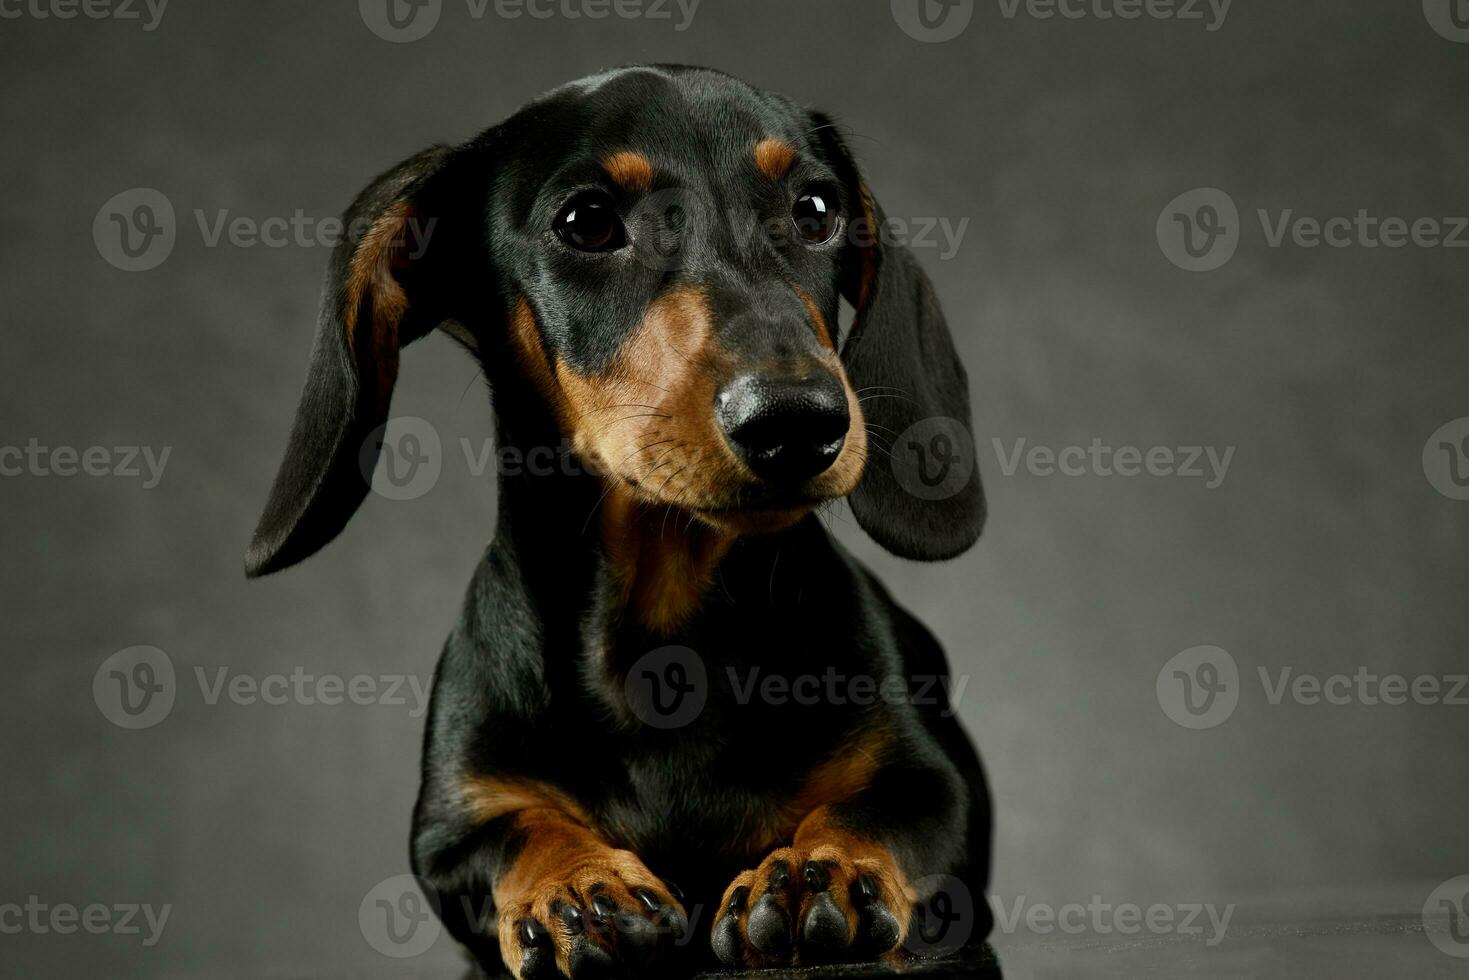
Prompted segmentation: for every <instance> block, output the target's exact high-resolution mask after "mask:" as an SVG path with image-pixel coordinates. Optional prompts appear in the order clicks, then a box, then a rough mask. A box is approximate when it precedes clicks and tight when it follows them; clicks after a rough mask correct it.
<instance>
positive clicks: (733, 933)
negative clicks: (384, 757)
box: [246, 65, 990, 980]
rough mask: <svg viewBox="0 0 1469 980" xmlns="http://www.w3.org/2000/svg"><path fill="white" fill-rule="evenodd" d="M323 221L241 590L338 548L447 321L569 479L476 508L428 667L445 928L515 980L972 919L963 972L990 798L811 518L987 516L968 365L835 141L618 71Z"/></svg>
mask: <svg viewBox="0 0 1469 980" xmlns="http://www.w3.org/2000/svg"><path fill="white" fill-rule="evenodd" d="M346 222H347V224H348V226H349V227H352V228H355V229H357V233H356V234H354V235H352V236H351V237H350V239H349V240H348V241H345V242H344V243H343V244H341V245H340V246H338V248H337V250H336V252H335V253H334V255H333V257H332V261H331V268H330V271H329V275H328V279H327V290H326V296H325V301H324V307H323V310H322V313H321V318H320V323H319V327H318V333H317V336H316V342H315V347H314V350H313V352H312V355H311V363H310V370H309V377H308V379H307V383H306V387H305V391H304V393H303V394H302V397H301V402H300V407H299V410H298V414H297V416H296V420H295V424H294V427H293V429H292V431H291V436H290V444H289V446H288V448H287V450H286V455H285V461H284V463H283V464H282V466H281V469H280V473H279V475H278V476H277V478H276V480H275V483H274V486H273V488H272V490H271V493H270V498H269V502H268V503H267V505H266V509H265V514H264V516H263V518H262V519H261V521H260V525H259V528H258V530H257V531H256V533H255V537H254V540H253V542H252V543H251V545H250V548H249V552H248V556H247V561H246V566H247V572H248V574H250V575H251V576H256V575H263V574H267V573H270V572H274V571H277V570H279V569H282V568H285V567H287V566H289V565H292V564H295V563H296V562H299V561H301V560H303V559H305V558H307V557H308V556H310V555H311V554H313V553H314V552H316V551H317V550H318V549H320V548H321V547H322V546H324V545H325V544H327V542H329V541H330V540H331V539H332V538H333V537H335V536H336V535H337V533H338V532H340V531H341V530H342V528H343V526H344V525H345V524H346V523H347V520H348V519H349V517H350V516H351V515H352V513H353V511H354V510H355V509H356V508H357V506H358V505H359V504H360V503H361V501H362V499H363V497H364V495H365V494H366V492H367V489H368V486H369V476H370V473H371V470H372V467H373V464H374V462H375V461H376V459H377V456H378V453H379V451H380V445H381V440H382V431H383V426H384V423H385V422H386V421H387V419H388V410H389V403H390V400H391V397H392V392H393V385H394V381H395V379H396V377H397V373H398V356H399V350H400V349H401V348H402V347H403V346H404V345H405V344H407V343H409V342H411V341H413V340H416V339H418V338H420V337H423V336H425V335H426V334H427V333H429V332H430V331H431V330H433V329H435V328H438V329H441V330H444V331H445V332H446V333H448V334H449V335H450V336H452V337H453V338H455V339H456V340H457V341H459V342H460V343H461V344H462V345H463V346H464V347H465V348H466V349H467V350H468V351H469V353H470V354H471V355H472V356H473V357H475V358H476V359H477V361H478V362H479V364H480V366H481V367H482V368H483V371H484V374H485V376H486V377H487V379H488V380H489V382H490V387H491V390H492V392H493V397H492V402H493V407H494V412H495V419H496V424H497V433H498V439H499V443H500V447H501V451H502V458H509V457H511V456H513V457H514V458H522V459H526V458H530V456H531V455H532V454H533V453H535V452H536V451H538V450H540V451H546V449H547V447H558V446H565V447H567V461H569V462H570V463H574V464H575V465H560V466H556V467H521V468H515V467H505V468H504V469H505V472H502V473H501V474H500V475H499V496H498V500H499V512H498V527H497V528H496V531H495V536H494V539H493V541H492V542H491V544H490V545H489V548H488V550H487V551H486V553H485V555H484V558H483V560H482V561H481V563H480V565H479V566H478V569H477V571H476V572H475V575H474V577H473V580H472V581H471V582H470V584H469V589H468V595H467V598H466V601H465V605H464V612H463V615H462V618H461V619H460V621H459V623H458V624H457V625H456V626H455V627H454V630H453V632H452V633H451V635H450V636H449V639H448V642H447V645H446V647H445V649H444V652H443V655H442V659H441V660H440V662H439V666H438V671H437V674H436V677H435V681H434V688H433V702H432V711H431V714H430V717H429V721H428V726H427V728H428V730H427V734H426V738H425V746H424V757H423V772H422V778H423V783H422V791H421V795H420V797H419V801H418V806H417V809H416V812H415V814H414V821H413V835H412V857H413V866H414V869H415V872H416V873H417V874H418V875H419V877H420V879H421V881H422V882H423V884H424V887H425V889H426V890H427V891H429V892H430V894H432V896H433V897H434V899H435V900H436V903H437V908H438V911H439V914H440V916H441V918H442V919H443V921H444V922H445V924H446V925H447V928H448V929H449V931H450V932H451V933H452V934H453V935H454V936H455V937H456V938H457V939H458V940H459V941H460V942H462V943H464V944H465V945H466V946H467V947H468V948H469V950H470V951H471V953H472V954H473V956H474V957H475V958H476V959H477V961H478V962H479V963H480V964H481V966H483V967H484V968H485V969H486V970H487V971H491V972H498V971H500V970H501V969H502V968H503V969H505V970H508V971H509V972H511V973H512V974H514V975H515V976H517V977H520V978H522V980H531V978H542V977H555V976H558V975H561V976H568V977H571V978H574V980H581V978H584V977H589V976H598V975H606V974H618V975H623V974H646V973H649V972H653V971H658V970H666V969H670V968H675V969H679V970H692V969H698V968H702V967H705V966H717V965H718V964H720V963H722V964H724V965H726V966H731V967H742V968H761V967H772V966H782V965H805V964H811V963H824V962H833V961H854V960H855V961H861V960H872V961H875V960H889V961H896V960H900V959H902V958H904V957H906V956H909V955H911V954H912V953H914V952H923V951H924V950H925V949H926V948H927V946H926V944H927V943H929V942H930V940H931V938H932V937H931V936H929V934H928V932H926V931H924V930H925V928H926V927H925V922H926V921H927V922H930V923H931V922H932V919H931V918H929V917H928V916H929V913H930V912H932V911H933V910H939V911H941V912H942V911H943V910H946V909H947V910H958V911H963V909H961V905H963V904H964V903H967V911H968V915H969V922H968V925H967V926H966V927H965V932H966V934H967V938H968V939H969V940H970V941H971V942H978V941H980V940H982V939H983V938H984V936H985V935H986V933H987V932H988V929H989V926H990V918H989V913H988V909H987V907H986V905H985V902H984V897H983V896H984V890H985V887H986V884H987V878H988V869H989V850H990V805H989V795H988V791H987V789H986V786H985V780H984V775H983V772H982V770H981V767H980V763H979V760H978V758H977V756H976V755H975V752H974V750H973V748H972V747H971V745H970V743H969V741H968V739H967V737H966V736H965V734H964V733H963V731H962V730H961V728H960V727H959V724H958V722H957V720H956V719H955V718H954V715H953V712H952V710H951V709H950V708H949V705H948V704H947V700H946V698H945V697H944V696H942V695H941V694H940V695H939V696H934V693H933V692H939V691H942V690H944V689H946V686H947V679H948V667H947V663H946V660H945V656H944V653H943V651H942V650H941V649H940V648H939V646H938V644H937V643H936V641H935V640H934V638H933V637H932V636H931V635H930V634H929V632H928V631H927V630H926V629H925V628H924V627H923V626H922V625H920V624H919V623H918V622H917V621H916V620H914V618H913V617H912V616H910V615H909V614H908V613H907V612H905V611H904V610H903V609H902V608H900V607H899V606H898V605H897V604H896V603H894V602H893V600H892V599H891V598H890V597H889V595H888V593H887V591H886V590H885V589H884V588H883V587H882V585H880V584H879V583H878V582H877V581H876V580H875V579H874V578H873V577H872V575H871V574H870V573H869V572H868V571H867V570H866V569H865V568H863V567H862V566H861V565H860V564H858V563H857V562H856V561H855V560H854V559H853V558H852V557H851V556H850V555H849V554H848V553H847V552H846V551H845V550H843V549H842V547H841V546H840V545H838V544H837V543H836V542H835V541H834V540H833V539H832V538H831V537H830V535H829V534H828V533H827V531H826V528H825V526H824V525H823V524H822V523H821V521H820V520H819V519H818V515H817V513H816V510H817V508H819V507H820V506H821V505H823V504H824V503H827V502H830V501H834V500H837V499H838V498H846V499H847V500H848V501H849V502H850V506H851V510H852V512H853V514H854V515H855V517H856V519H857V522H858V523H859V524H860V525H861V527H862V528H863V529H864V530H865V531H866V532H867V533H868V534H869V535H871V536H872V537H873V538H874V539H875V540H876V541H877V542H878V543H879V544H880V545H882V546H883V547H884V548H886V549H887V550H889V551H891V552H892V553H894V554H896V555H900V556H903V557H905V558H909V559H915V560H922V561H937V560H942V559H947V558H951V557H954V556H956V555H958V554H960V553H961V552H963V551H965V550H966V549H967V548H969V547H970V546H971V545H972V544H973V543H974V541H975V540H976V539H977V538H978V536H979V533H980V529H981V526H982V524H983V522H984V511H985V508H984V497H983V493H982V491H981V488H980V484H979V479H978V474H977V473H974V472H973V465H972V463H973V459H974V453H973V445H972V441H970V437H969V434H968V429H967V428H966V427H967V426H968V425H969V396H968V388H967V381H966V376H965V372H964V368H963V367H962V365H961V364H960V363H959V360H958V358H957V356H956V353H955V349H954V344H953V341H952V339H951V338H950V336H949V332H948V328H947V327H946V325H945V322H944V318H943V316H942V314H941V313H940V310H939V306H938V303H937V301H936V299H935V297H934V294H933V291H932V288H931V286H930V284H929V282H928V280H927V279H926V278H925V276H924V274H923V273H922V272H921V271H920V269H919V267H918V264H917V262H916V261H915V260H914V258H913V256H912V255H911V254H910V253H909V252H908V251H907V250H906V249H904V248H902V247H899V246H896V245H894V244H892V243H891V242H889V241H886V240H885V239H886V238H888V237H889V236H886V235H884V234H883V233H882V228H883V222H884V219H883V215H882V211H881V210H880V208H879V206H878V204H877V200H876V198H875V197H874V196H873V193H872V191H871V190H870V189H869V188H868V186H867V185H866V184H865V183H864V182H863V180H862V178H861V177H860V175H859V174H858V170H857V167H856V164H855V163H854V161H853V158H852V154H851V153H850V152H849V151H848V149H847V147H846V146H845V145H844V143H843V141H842V139H841V137H840V135H839V133H838V131H837V129H836V127H835V126H834V125H833V124H832V122H831V121H830V120H829V119H828V118H827V117H825V116H823V115H820V114H817V113H813V112H810V111H808V110H806V109H803V108H801V107H799V106H797V105H796V104H794V103H793V102H791V101H789V100H787V99H785V98H782V97H780V96H777V95H771V94H768V93H765V92H762V91H759V90H757V89H754V88H752V87H750V86H749V85H747V84H744V83H743V82H740V81H738V80H736V79H733V78H731V77H729V76H727V75H724V74H721V73H718V72H715V71H711V70H707V69H700V68H688V67H682V66H662V65H659V66H648V67H634V68H623V69H618V70H615V71H610V72H606V73H604V74H600V75H595V76H592V77H589V78H586V79H583V80H581V81H578V82H573V83H571V84H568V85H566V86H564V87H562V88H559V89H557V90H555V91H553V92H551V93H550V94H548V95H546V96H544V97H542V98H540V99H537V100H536V101H534V102H532V103H530V104H529V105H527V106H526V107H525V108H523V109H522V110H520V111H519V112H518V113H516V114H515V115H514V116H513V117H511V118H510V119H508V120H506V121H505V122H503V123H501V124H500V125H497V126H494V127H493V128H491V129H489V130H487V131H486V132H484V133H482V134H481V135H479V136H478V137H476V138H474V139H472V140H470V141H468V142H467V143H464V144H463V145H460V146H454V147H446V146H436V147H433V148H432V149H429V150H426V151H424V152H422V153H419V154H418V155H417V156H414V157H412V158H410V159H408V160H406V161H405V162H403V163H401V164H400V165H398V166H396V167H394V168H393V169H391V170H389V171H388V172H387V173H385V174H383V175H382V176H381V177H379V178H378V179H377V180H375V181H374V182H373V183H372V184H371V185H370V186H369V187H368V188H367V189H366V190H365V191H363V192H362V194H361V195H360V196H359V197H358V198H357V200H356V201H355V202H354V203H353V204H352V206H351V208H350V210H349V212H348V213H347V215H346ZM843 297H845V298H846V299H847V300H848V302H849V303H850V304H851V306H852V307H853V308H854V310H855V320H854V322H853V324H852V326H851V329H850V331H849V335H848V336H846V337H845V339H844V338H842V337H841V336H839V334H840V331H839V327H838V317H839V306H840V302H841V300H842V298H843ZM934 426H937V429H935V428H934ZM932 432H938V433H939V434H938V435H937V436H935V437H933V438H927V437H925V436H924V435H923V433H932ZM914 433H918V435H914ZM965 454H967V459H968V461H969V464H970V465H969V468H968V470H967V471H965V472H964V474H963V476H962V478H961V479H957V480H954V479H949V480H948V482H947V484H945V483H942V482H941V478H943V477H944V474H945V473H946V472H947V471H949V470H950V469H951V467H950V463H952V462H953V461H955V460H960V459H961V458H962V457H964V456H965ZM939 464H942V468H941V469H940V470H939V471H938V473H939V475H938V476H937V477H935V476H934V470H933V468H934V466H936V465H939ZM904 467H908V469H907V470H905V469H904ZM548 470H550V471H551V472H548ZM915 475H916V477H917V478H919V479H915V478H914V477H915ZM935 486H937V487H938V492H931V491H932V490H933V488H934V487H935ZM924 690H928V691H929V696H927V697H919V696H916V692H922V691H924ZM782 692H785V693H782ZM895 692H896V694H897V696H893V695H894V693H895ZM936 896H937V897H939V898H942V899H943V901H942V902H938V901H935V898H936ZM945 914H950V913H945ZM953 914H958V913H957V912H955V913H953Z"/></svg>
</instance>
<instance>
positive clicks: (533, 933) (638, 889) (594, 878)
mask: <svg viewBox="0 0 1469 980" xmlns="http://www.w3.org/2000/svg"><path fill="white" fill-rule="evenodd" d="M516 892H517V894H515V895H514V896H512V897H508V899H507V901H505V902H504V903H503V904H501V905H500V906H499V908H498V911H497V920H498V930H499V938H500V955H501V958H502V959H503V960H504V962H505V965H506V967H507V968H509V969H510V971H511V972H512V973H513V974H514V975H515V976H516V977H518V978H520V980H554V978H557V977H570V978H571V980H587V978H599V977H612V976H619V975H623V974H628V973H633V974H643V973H648V972H653V971H655V970H656V969H657V968H658V967H659V966H660V965H661V964H662V963H663V962H664V961H665V959H666V958H667V956H668V954H669V952H670V951H671V949H672V947H673V946H674V945H675V944H678V943H680V942H681V940H682V939H683V938H684V935H685V933H686V932H687V931H688V927H689V923H688V915H687V913H686V912H685V911H684V908H683V905H682V903H681V901H680V899H681V898H682V896H677V895H675V893H674V890H672V889H670V887H669V886H668V885H667V884H665V883H664V882H662V881H659V880H658V878H656V877H654V875H653V873H652V872H650V871H649V870H648V869H647V868H645V867H644V866H643V863H642V861H640V860H638V858H637V856H636V855H634V854H633V853H632V852H631V851H621V850H613V849H610V848H607V849H605V850H603V851H602V852H600V853H596V854H593V855H586V856H582V857H580V858H573V859H572V860H570V861H567V862H566V863H565V864H564V865H562V866H560V867H557V868H555V869H546V870H545V871H544V872H543V873H542V874H540V875H539V876H537V877H535V878H533V879H531V880H529V881H526V882H524V883H523V885H522V886H521V887H520V888H518V889H516Z"/></svg>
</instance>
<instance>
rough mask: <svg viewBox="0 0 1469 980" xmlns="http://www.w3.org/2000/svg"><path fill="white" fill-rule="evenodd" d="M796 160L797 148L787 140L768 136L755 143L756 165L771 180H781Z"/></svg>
mask: <svg viewBox="0 0 1469 980" xmlns="http://www.w3.org/2000/svg"><path fill="white" fill-rule="evenodd" d="M795 162H796V150H795V148H794V147H793V146H791V144H789V143H787V142H786V141H785V140H779V139H776V138H774V137H766V138H765V139H763V140H761V141H760V142H758V143H756V144H755V166H756V167H758V168H759V169H760V172H761V173H762V174H764V175H765V176H767V177H769V178H770V179H771V180H780V179H781V178H782V177H784V176H785V175H786V174H787V173H789V172H790V169H791V167H792V166H793V165H794V164H795Z"/></svg>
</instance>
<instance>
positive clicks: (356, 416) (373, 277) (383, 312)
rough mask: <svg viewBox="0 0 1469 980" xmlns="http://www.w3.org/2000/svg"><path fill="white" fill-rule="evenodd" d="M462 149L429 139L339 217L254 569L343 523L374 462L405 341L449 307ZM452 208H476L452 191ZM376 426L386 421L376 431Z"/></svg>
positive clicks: (314, 545) (306, 550) (313, 544)
mask: <svg viewBox="0 0 1469 980" xmlns="http://www.w3.org/2000/svg"><path fill="white" fill-rule="evenodd" d="M456 152H457V151H455V150H453V149H451V148H448V147H443V146H436V147H433V148H431V149H428V150H425V151H424V152H422V153H419V154H417V155H416V156H413V157H411V158H409V159H408V160H405V161H404V162H403V163H401V164H399V165H398V166H396V167H394V168H393V169H392V170H389V171H388V172H387V173H385V174H383V175H381V176H380V177H378V178H377V179H376V180H375V181H373V182H372V184H371V185H369V186H368V188H367V189H366V190H364V191H363V192H362V193H361V194H359V195H358V197H357V199H356V200H355V201H353V202H352V206H351V207H350V208H349V209H348V210H347V213H346V215H344V217H343V226H344V235H343V238H342V240H341V241H340V242H339V243H338V244H337V246H336V248H335V249H333V251H332V258H331V267H330V269H329V270H328V272H327V281H326V287H325V291H324V295H323V297H322V308H321V316H320V318H319V320H318V324H317V331H316V342H315V345H314V346H313V348H312V351H311V365H310V368H309V369H308V371H307V375H306V386H305V389H304V390H303V391H302V393H301V401H300V404H299V406H298V407H297V409H296V420H295V423H294V424H293V425H292V427H291V437H290V443H289V445H288V446H287V447H286V455H285V459H284V460H283V461H282V462H281V468H280V472H279V473H278V474H277V475H276V478H275V483H274V485H273V486H272V487H271V489H270V499H269V501H268V502H267V503H266V505H265V513H264V515H263V516H262V517H261V518H260V524H259V526H258V527H257V528H256V529H255V536H254V538H253V539H252V540H251V542H250V547H249V549H248V551H247V552H246V555H245V574H246V575H248V576H250V577H251V578H254V577H255V576H258V575H267V574H269V573H271V572H275V571H279V570H280V569H282V568H287V567H289V566H291V565H294V564H296V563H297V562H299V561H301V560H303V559H305V558H308V557H310V556H311V555H312V554H314V553H315V552H316V551H317V550H319V549H320V548H321V547H322V546H323V545H325V544H326V543H327V542H329V541H331V539H332V538H334V537H336V535H337V534H338V532H340V531H341V530H342V528H343V527H344V526H346V523H347V520H348V519H349V518H350V517H351V516H352V514H353V512H355V511H356V510H357V507H358V505H360V504H361V503H362V499H363V497H365V496H366V495H367V491H368V488H369V486H370V480H371V475H372V468H373V466H374V464H375V463H376V462H377V454H378V451H379V449H380V445H378V442H379V440H378V439H376V438H373V439H372V440H371V443H369V438H370V437H372V436H374V433H375V430H377V429H378V427H379V426H381V425H383V424H384V423H385V422H386V421H387V418H388V404H389V401H390V400H391V398H392V394H393V385H394V383H395V381H396V380H397V377H398V351H399V349H400V348H401V347H402V346H403V345H405V344H407V343H409V342H411V341H413V340H416V339H418V338H419V337H422V336H423V335H425V334H427V333H428V332H429V331H431V330H433V329H434V327H436V326H439V325H440V324H443V323H444V322H445V321H446V320H448V319H450V318H451V317H453V316H454V313H455V311H454V310H453V308H452V299H451V298H450V297H451V296H452V292H453V289H452V285H453V284H452V282H451V281H450V277H451V269H450V266H451V264H452V260H453V259H454V258H455V255H454V253H455V251H456V245H455V244H454V243H453V242H452V241H451V239H452V238H454V237H455V230H454V229H453V228H452V227H450V226H449V224H448V220H447V218H446V216H448V215H451V214H452V213H454V212H451V210H450V207H449V205H450V203H451V200H452V199H453V198H454V196H455V195H454V193H453V189H452V184H453V183H454V181H453V179H452V171H453V170H454V166H453V164H454V161H455V154H456ZM455 211H457V213H461V214H462V213H474V212H473V209H472V206H470V207H468V208H466V205H465V202H463V201H459V202H457V206H456V208H455ZM379 435H380V433H379Z"/></svg>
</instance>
